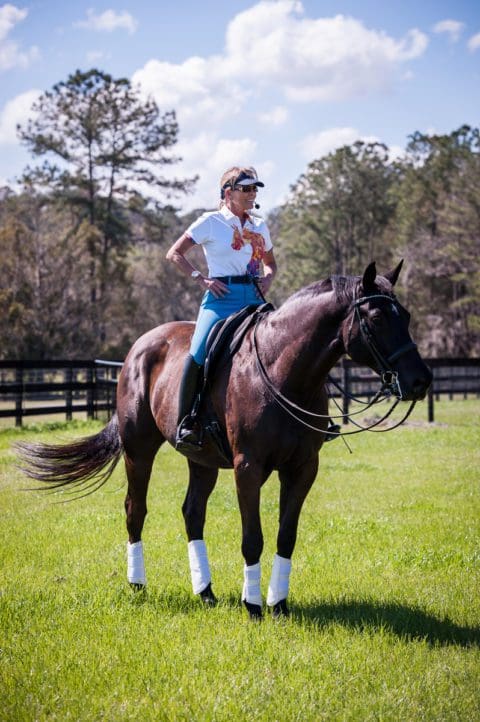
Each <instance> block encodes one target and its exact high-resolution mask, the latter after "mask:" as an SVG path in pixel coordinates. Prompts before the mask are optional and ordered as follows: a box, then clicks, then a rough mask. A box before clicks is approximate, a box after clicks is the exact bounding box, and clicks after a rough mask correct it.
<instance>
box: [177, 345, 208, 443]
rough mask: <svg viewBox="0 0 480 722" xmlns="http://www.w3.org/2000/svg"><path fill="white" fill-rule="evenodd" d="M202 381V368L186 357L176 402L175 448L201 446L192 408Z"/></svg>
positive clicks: (189, 356)
mask: <svg viewBox="0 0 480 722" xmlns="http://www.w3.org/2000/svg"><path fill="white" fill-rule="evenodd" d="M202 379H203V366H200V365H199V364H197V362H196V361H195V359H194V358H193V356H191V355H190V354H189V355H188V356H187V360H186V361H185V366H184V367H183V375H182V381H181V383H180V393H179V401H178V420H177V424H178V426H177V437H176V439H175V448H176V449H179V448H181V449H182V450H187V451H188V449H195V450H198V449H199V448H201V446H202V439H201V429H200V428H199V427H198V425H197V423H196V421H195V415H194V406H195V401H196V399H197V396H198V393H199V391H200V386H201V383H202Z"/></svg>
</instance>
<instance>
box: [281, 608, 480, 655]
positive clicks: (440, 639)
mask: <svg viewBox="0 0 480 722" xmlns="http://www.w3.org/2000/svg"><path fill="white" fill-rule="evenodd" d="M290 611H291V616H292V618H293V620H299V621H300V620H301V621H303V622H311V623H312V625H314V626H315V627H317V628H319V629H324V628H325V627H327V626H329V625H330V624H340V625H342V626H344V627H349V628H351V629H357V630H359V631H363V630H373V631H375V630H380V629H385V630H386V631H388V632H391V633H393V634H396V635H397V636H398V637H401V638H402V639H406V640H425V641H426V642H428V643H429V644H431V645H440V646H447V645H453V644H456V645H460V646H462V647H471V646H477V647H478V646H480V628H479V627H463V626H461V625H459V624H455V622H452V621H451V620H450V619H448V617H445V618H444V619H440V618H439V617H435V616H434V615H433V614H429V613H428V612H426V611H424V610H423V609H420V608H419V607H409V606H407V605H405V604H399V603H382V602H380V601H374V600H370V601H356V600H348V601H342V602H321V601H319V602H318V603H312V604H307V605H295V604H292V605H291V607H290Z"/></svg>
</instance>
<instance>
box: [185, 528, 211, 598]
mask: <svg viewBox="0 0 480 722" xmlns="http://www.w3.org/2000/svg"><path fill="white" fill-rule="evenodd" d="M188 561H189V562H190V574H191V575H192V587H193V593H194V594H200V592H203V590H204V589H205V588H206V587H208V585H209V584H210V582H211V581H212V577H211V575H210V565H209V563H208V556H207V547H206V545H205V542H204V540H203V539H194V540H193V541H191V542H188Z"/></svg>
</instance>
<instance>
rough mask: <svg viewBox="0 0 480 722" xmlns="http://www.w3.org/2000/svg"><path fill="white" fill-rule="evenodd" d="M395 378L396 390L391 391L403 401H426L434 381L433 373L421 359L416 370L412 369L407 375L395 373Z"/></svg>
mask: <svg viewBox="0 0 480 722" xmlns="http://www.w3.org/2000/svg"><path fill="white" fill-rule="evenodd" d="M393 376H394V377H395V378H394V386H395V388H391V391H392V393H393V394H394V395H395V396H396V397H397V398H398V399H401V400H402V401H421V400H422V399H424V398H425V396H426V395H427V392H428V389H429V388H430V386H431V384H432V380H433V375H432V372H431V371H430V369H429V368H428V366H426V365H425V364H424V363H423V361H421V359H420V364H419V365H418V367H417V368H416V369H415V370H414V369H412V368H411V367H410V368H409V369H408V372H407V373H403V374H402V373H395V374H393Z"/></svg>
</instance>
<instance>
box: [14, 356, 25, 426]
mask: <svg viewBox="0 0 480 722" xmlns="http://www.w3.org/2000/svg"><path fill="white" fill-rule="evenodd" d="M15 383H17V384H18V385H19V386H20V390H19V391H17V393H16V394H15V426H21V425H22V416H23V367H22V366H17V368H16V369H15Z"/></svg>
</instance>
